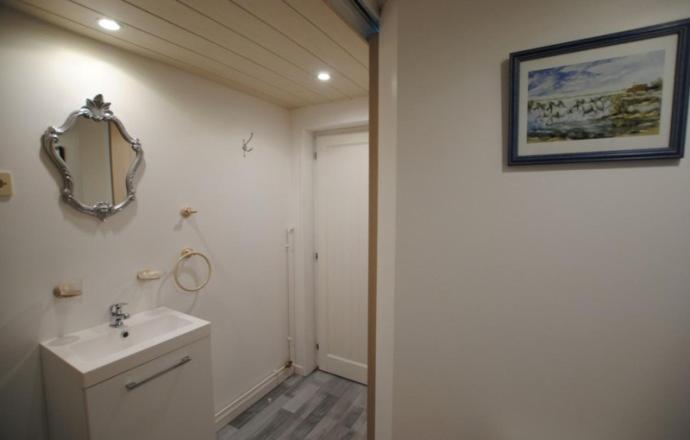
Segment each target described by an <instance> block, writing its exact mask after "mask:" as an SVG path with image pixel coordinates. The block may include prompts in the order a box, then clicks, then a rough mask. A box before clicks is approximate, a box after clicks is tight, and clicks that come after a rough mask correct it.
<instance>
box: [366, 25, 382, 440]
mask: <svg viewBox="0 0 690 440" xmlns="http://www.w3.org/2000/svg"><path fill="white" fill-rule="evenodd" d="M378 87H379V36H378V34H374V35H372V36H371V38H370V39H369V298H368V300H369V301H368V302H369V304H368V306H369V307H368V319H367V321H368V322H367V326H368V329H367V334H368V338H367V339H368V341H367V350H368V353H367V384H368V386H367V438H368V439H369V440H374V439H375V431H376V408H375V405H376V282H377V274H376V271H377V267H378V265H377V261H378V260H377V255H378V254H377V252H378V244H377V240H378V205H379V89H378Z"/></svg>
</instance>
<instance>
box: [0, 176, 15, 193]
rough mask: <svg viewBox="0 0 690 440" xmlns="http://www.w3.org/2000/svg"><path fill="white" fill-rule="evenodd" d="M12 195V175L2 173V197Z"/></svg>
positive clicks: (0, 191)
mask: <svg viewBox="0 0 690 440" xmlns="http://www.w3.org/2000/svg"><path fill="white" fill-rule="evenodd" d="M11 195H12V175H11V174H10V173H9V172H7V171H0V197H9V196H11Z"/></svg>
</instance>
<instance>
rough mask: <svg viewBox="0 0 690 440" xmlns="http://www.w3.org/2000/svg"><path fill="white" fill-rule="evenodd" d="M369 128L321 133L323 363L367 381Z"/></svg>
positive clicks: (318, 208) (318, 198)
mask: <svg viewBox="0 0 690 440" xmlns="http://www.w3.org/2000/svg"><path fill="white" fill-rule="evenodd" d="M368 141H369V139H368V134H367V132H358V133H347V134H336V135H324V136H318V137H317V138H316V152H317V160H316V179H315V182H316V191H315V193H316V206H315V211H316V250H317V255H318V258H317V260H316V292H317V293H316V321H317V335H316V336H317V341H318V344H319V346H318V347H319V348H318V355H317V361H318V364H319V368H321V369H322V370H324V371H328V372H330V373H333V374H337V375H339V376H342V377H345V378H348V379H351V380H354V381H357V382H360V383H364V384H366V381H367V364H366V363H367V286H368V283H367V273H368V272H367V265H368V249H369V245H368V238H369V237H368V235H369V229H368V224H369V144H368Z"/></svg>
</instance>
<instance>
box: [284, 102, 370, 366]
mask: <svg viewBox="0 0 690 440" xmlns="http://www.w3.org/2000/svg"><path fill="white" fill-rule="evenodd" d="M368 121H369V103H368V98H366V97H365V98H356V99H352V100H349V101H341V102H337V103H331V104H320V105H313V106H309V107H302V108H299V109H296V110H293V111H292V112H291V125H292V148H293V151H294V168H293V169H294V170H295V173H294V175H293V189H294V192H293V201H294V203H293V205H292V206H293V210H292V213H291V219H292V223H291V224H292V225H294V226H295V249H294V252H295V253H294V255H295V259H294V267H295V289H294V308H295V352H296V357H295V371H296V372H297V373H299V374H303V375H304V374H309V373H310V372H311V371H312V370H314V368H316V352H315V344H316V315H315V310H314V301H315V297H314V195H313V188H314V180H313V169H314V159H313V153H314V133H316V132H319V131H324V130H333V129H339V128H349V127H361V126H366V125H367V124H368Z"/></svg>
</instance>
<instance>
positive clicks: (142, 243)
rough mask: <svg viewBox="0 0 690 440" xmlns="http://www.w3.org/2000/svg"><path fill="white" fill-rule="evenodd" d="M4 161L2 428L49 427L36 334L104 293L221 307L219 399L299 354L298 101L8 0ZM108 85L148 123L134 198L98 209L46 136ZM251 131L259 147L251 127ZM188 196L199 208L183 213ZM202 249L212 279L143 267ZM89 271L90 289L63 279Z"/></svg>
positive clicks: (102, 311) (0, 41)
mask: <svg viewBox="0 0 690 440" xmlns="http://www.w3.org/2000/svg"><path fill="white" fill-rule="evenodd" d="M0 66H2V68H1V69H0V102H2V112H1V113H2V117H1V118H0V133H2V141H1V143H0V168H2V169H7V170H10V171H12V172H13V177H14V180H15V181H14V188H15V195H14V196H13V197H12V198H11V199H9V200H2V201H0V250H1V252H0V280H1V282H2V284H1V287H0V351H1V353H2V354H1V355H0V438H2V439H12V440H23V439H41V438H43V432H44V426H43V419H42V413H43V400H42V391H41V377H40V364H39V356H38V350H37V341H40V340H43V339H47V338H51V337H54V336H56V335H59V334H61V333H65V332H70V331H74V330H77V329H82V328H85V327H89V326H91V325H95V324H99V323H102V322H105V320H106V319H107V314H106V309H107V307H108V305H109V304H111V303H114V302H116V301H127V302H129V306H128V309H129V311H130V312H138V311H141V310H144V309H148V308H151V307H154V306H156V305H167V306H170V307H173V308H175V309H178V310H181V311H183V312H187V313H191V314H193V315H195V316H199V317H201V318H204V319H208V320H210V321H211V322H212V329H213V330H212V343H213V370H214V377H213V380H214V388H215V396H214V397H215V406H216V409H220V408H221V407H222V406H223V405H225V404H227V403H229V402H230V401H232V400H233V399H234V398H235V397H237V396H238V395H239V394H241V393H243V392H245V391H247V390H248V389H249V388H250V387H252V386H254V385H256V384H257V383H258V382H259V381H260V380H262V379H263V378H264V377H266V376H267V375H269V374H270V373H271V372H272V371H273V369H274V368H278V367H279V366H281V365H282V363H283V362H284V361H286V360H287V342H286V334H287V281H286V277H287V272H286V255H285V248H284V241H285V228H286V226H287V223H288V215H289V209H288V205H289V203H290V200H289V198H290V196H291V195H290V179H291V168H290V167H291V165H292V163H291V160H292V158H291V145H290V128H289V125H290V116H289V112H288V111H286V110H284V109H281V108H279V107H277V106H275V105H272V104H268V103H266V102H263V101H260V100H258V99H255V98H253V97H249V96H247V95H244V94H241V93H238V92H234V91H232V90H230V89H228V88H226V87H223V86H220V85H216V84H214V83H211V82H209V81H206V80H204V79H200V78H197V77H194V76H192V75H189V74H187V73H184V72H182V71H179V70H177V69H174V68H171V67H167V66H165V65H162V64H159V63H157V62H153V61H149V60H146V59H144V58H141V57H138V56H135V55H131V54H128V53H126V52H123V51H120V50H118V49H114V48H112V47H109V46H106V45H103V44H100V43H97V42H94V41H91V40H87V39H85V38H82V37H79V36H76V35H74V34H71V33H68V32H66V31H62V30H59V29H58V28H55V27H53V26H51V25H47V24H43V23H41V22H38V21H36V20H34V19H31V18H27V17H25V16H23V15H20V14H17V13H15V12H13V11H10V10H7V9H5V8H0ZM97 93H103V95H104V96H105V98H106V100H108V101H110V102H112V109H113V110H114V111H115V113H116V114H117V115H118V116H119V117H120V118H121V119H122V121H123V122H124V124H125V126H126V127H127V129H128V131H129V132H130V133H131V134H132V135H133V136H135V137H139V138H140V139H141V143H142V146H143V149H144V154H145V165H144V166H143V167H142V171H141V178H140V179H139V182H138V185H137V201H136V202H135V203H134V204H133V205H130V206H129V207H128V208H127V209H126V210H125V211H124V212H122V213H120V214H118V215H116V216H115V217H112V218H110V219H108V220H107V221H106V222H105V223H100V222H99V221H98V220H96V219H95V218H90V217H87V216H85V215H82V214H79V213H78V212H76V211H75V210H73V209H72V208H70V207H68V206H66V205H65V204H64V203H62V202H61V201H59V187H58V184H57V177H58V176H57V173H56V172H55V171H54V169H53V166H52V164H50V163H49V162H48V160H47V159H46V158H45V156H44V154H43V153H40V152H39V150H40V136H41V134H42V133H43V131H44V130H45V129H46V128H47V127H48V126H49V125H57V124H62V123H63V121H64V119H65V118H66V117H67V115H68V113H69V112H71V111H72V110H75V109H77V108H78V107H80V106H81V105H83V104H84V102H85V99H86V98H93V96H94V95H96V94H97ZM250 131H254V133H255V135H254V141H253V145H252V146H253V147H254V151H253V152H252V153H250V154H249V155H248V156H247V158H246V159H245V158H242V151H241V139H242V138H246V137H247V136H249V133H250ZM185 205H190V206H192V207H194V208H196V209H198V210H199V213H198V214H197V215H195V216H194V217H192V218H190V219H188V220H182V219H181V217H180V215H179V210H180V208H182V207H183V206H185ZM186 246H192V247H194V248H196V249H199V250H201V251H203V252H205V253H206V254H207V255H208V256H209V257H210V259H211V261H212V262H213V264H214V275H213V279H212V280H211V282H210V283H209V284H208V286H207V288H205V289H204V292H203V293H201V294H199V295H198V296H196V295H190V294H187V293H182V292H180V291H178V290H177V289H176V288H175V287H174V284H173V282H172V280H171V278H169V277H166V278H165V279H164V280H162V281H160V282H148V283H140V282H137V281H136V279H135V274H136V272H137V271H138V270H140V269H142V268H146V267H149V268H154V269H163V270H169V269H171V267H172V266H173V264H174V262H175V261H176V259H177V257H178V256H179V252H180V251H181V249H182V248H183V247H186ZM74 278H77V279H82V280H83V283H84V294H83V295H82V296H81V297H78V298H75V299H66V300H57V299H55V298H53V296H52V293H51V291H52V288H53V286H54V285H55V284H57V283H58V282H59V281H61V280H64V279H74Z"/></svg>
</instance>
